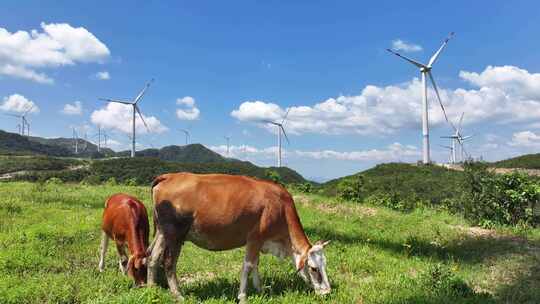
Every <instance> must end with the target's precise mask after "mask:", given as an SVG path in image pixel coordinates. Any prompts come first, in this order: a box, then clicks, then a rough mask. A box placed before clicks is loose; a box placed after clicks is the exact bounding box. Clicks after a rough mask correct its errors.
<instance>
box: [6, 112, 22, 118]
mask: <svg viewBox="0 0 540 304" xmlns="http://www.w3.org/2000/svg"><path fill="white" fill-rule="evenodd" d="M4 115H7V116H13V117H17V118H21V117H22V116H21V115H17V114H10V113H4Z"/></svg>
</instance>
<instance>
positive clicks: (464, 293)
mask: <svg viewBox="0 0 540 304" xmlns="http://www.w3.org/2000/svg"><path fill="white" fill-rule="evenodd" d="M115 192H127V193H130V194H133V195H135V196H137V197H139V198H141V199H142V200H143V201H144V202H145V203H146V205H147V207H148V208H150V194H149V189H148V188H147V187H125V186H81V185H40V184H33V183H22V182H18V183H15V182H12V183H0V197H2V199H1V200H0V303H172V302H173V299H172V298H171V297H170V295H169V293H168V291H167V290H165V289H162V288H134V286H133V283H132V282H131V281H130V280H129V279H128V278H127V277H125V276H123V275H122V274H121V273H120V272H119V271H118V269H117V263H116V252H115V251H114V250H113V248H110V249H109V253H108V256H107V268H106V271H105V272H104V273H99V272H98V271H97V261H98V247H99V238H100V228H99V227H100V221H101V213H102V208H103V203H104V200H105V199H106V197H107V196H109V195H110V194H112V193H115ZM296 200H297V202H298V203H297V206H298V209H299V212H300V216H301V219H302V222H303V224H304V226H305V230H306V232H307V234H308V236H309V237H310V239H311V240H313V241H315V240H318V239H328V240H331V241H332V243H331V244H330V245H329V246H328V247H327V251H326V255H327V259H328V273H329V278H330V280H331V283H332V285H333V293H332V294H331V295H330V296H328V297H326V298H319V297H318V296H316V295H314V293H313V292H311V290H310V289H309V288H308V287H306V286H305V285H304V283H303V282H302V281H301V279H299V278H298V277H297V276H296V275H295V273H294V269H293V267H292V265H291V263H290V262H288V261H287V262H285V261H280V260H278V259H276V258H274V257H271V256H266V255H264V256H263V257H262V258H261V262H260V272H261V277H262V279H263V286H264V287H265V288H264V292H263V293H262V294H260V295H256V294H254V290H253V289H251V290H250V291H251V293H250V298H249V299H250V302H251V303H535V302H536V301H538V299H540V288H539V287H540V254H539V250H540V249H539V247H540V231H539V230H538V229H536V230H527V231H512V230H510V229H506V230H498V231H489V233H490V234H489V235H487V236H478V231H477V230H474V229H471V228H470V227H468V226H467V224H466V222H465V221H464V220H463V219H461V218H459V217H456V216H453V215H449V214H447V213H445V212H439V211H434V210H424V209H419V210H415V211H413V212H411V213H406V214H404V213H400V212H394V211H391V210H388V209H385V208H375V207H369V206H362V205H358V204H352V203H339V202H337V201H333V200H328V199H326V198H323V197H318V196H298V195H297V196H296ZM481 232H485V231H481ZM111 247H114V246H111ZM242 258H243V249H237V250H233V251H227V252H209V251H205V250H202V249H199V248H197V247H195V246H193V245H192V244H190V243H186V245H185V246H184V248H183V250H182V253H181V256H180V260H179V264H178V275H179V278H180V282H181V283H180V288H181V291H182V293H183V294H184V296H185V297H186V303H200V302H204V303H235V302H236V301H235V298H236V293H237V291H238V284H239V272H240V266H241V263H242Z"/></svg>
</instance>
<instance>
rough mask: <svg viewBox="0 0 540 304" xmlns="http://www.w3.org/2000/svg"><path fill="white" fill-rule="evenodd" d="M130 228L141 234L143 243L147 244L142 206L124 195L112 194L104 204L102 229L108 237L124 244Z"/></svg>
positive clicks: (146, 228) (146, 216)
mask: <svg viewBox="0 0 540 304" xmlns="http://www.w3.org/2000/svg"><path fill="white" fill-rule="evenodd" d="M130 228H132V229H135V230H136V231H139V232H141V233H143V242H144V243H146V244H147V243H148V235H149V225H148V214H147V212H146V208H145V207H144V204H143V203H142V202H140V201H139V200H137V199H136V198H135V197H132V196H130V195H127V194H124V193H117V194H113V195H112V196H110V197H109V198H108V199H107V201H106V203H105V210H104V211H103V222H102V229H103V231H105V232H106V233H107V234H108V235H109V237H111V238H113V239H115V240H118V241H120V242H124V241H125V240H126V238H127V236H126V235H125V233H126V232H127V231H128V230H129V229H130Z"/></svg>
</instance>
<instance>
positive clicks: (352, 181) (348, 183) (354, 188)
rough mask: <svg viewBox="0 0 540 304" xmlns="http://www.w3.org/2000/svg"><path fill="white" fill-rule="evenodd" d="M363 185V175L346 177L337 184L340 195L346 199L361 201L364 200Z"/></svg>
mask: <svg viewBox="0 0 540 304" xmlns="http://www.w3.org/2000/svg"><path fill="white" fill-rule="evenodd" d="M363 185H364V178H363V177H362V176H361V175H355V176H352V177H349V178H345V179H343V180H341V181H340V182H339V184H338V185H337V192H338V196H339V197H340V198H341V199H344V200H348V201H354V202H360V201H361V200H362V186H363Z"/></svg>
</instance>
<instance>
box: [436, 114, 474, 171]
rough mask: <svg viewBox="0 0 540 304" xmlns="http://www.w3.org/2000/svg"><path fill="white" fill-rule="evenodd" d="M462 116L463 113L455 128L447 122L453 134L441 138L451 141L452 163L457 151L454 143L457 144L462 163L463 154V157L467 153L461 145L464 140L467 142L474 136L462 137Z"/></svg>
mask: <svg viewBox="0 0 540 304" xmlns="http://www.w3.org/2000/svg"><path fill="white" fill-rule="evenodd" d="M464 115H465V112H462V113H461V116H460V118H459V121H458V125H457V127H456V126H455V125H454V124H453V123H452V122H451V121H449V122H448V123H449V124H450V126H452V129H454V134H453V135H450V136H441V137H442V138H450V139H451V140H452V147H453V155H452V157H453V159H454V162H456V151H457V150H456V142H457V143H458V144H459V147H460V155H461V161H463V160H464V158H463V156H464V154H465V156H468V153H467V151H466V150H465V147H464V146H463V143H464V142H465V141H466V140H469V139H470V138H471V137H473V136H474V135H468V136H463V134H462V131H463V128H462V123H463V116H464Z"/></svg>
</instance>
